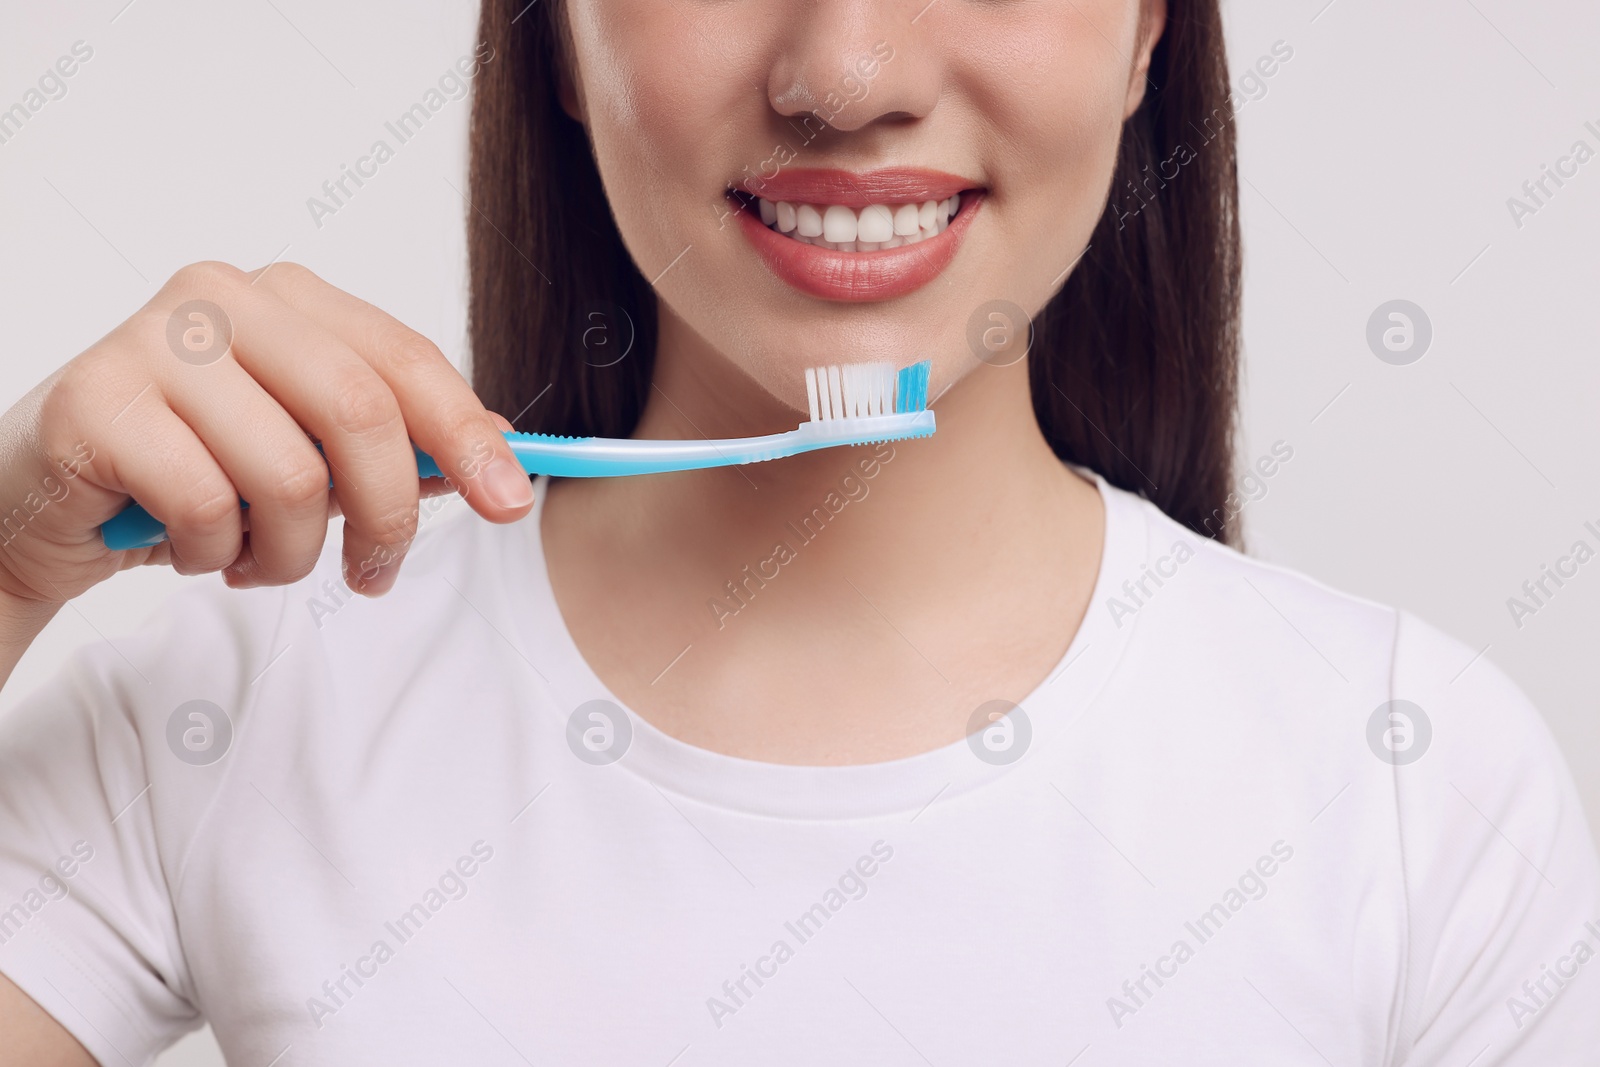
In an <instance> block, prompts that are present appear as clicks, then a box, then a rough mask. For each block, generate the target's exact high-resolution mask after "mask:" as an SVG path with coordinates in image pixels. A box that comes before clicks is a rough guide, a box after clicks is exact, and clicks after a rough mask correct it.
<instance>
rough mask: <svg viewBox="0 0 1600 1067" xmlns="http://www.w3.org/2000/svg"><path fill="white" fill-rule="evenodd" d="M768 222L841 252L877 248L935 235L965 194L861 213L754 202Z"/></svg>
mask: <svg viewBox="0 0 1600 1067" xmlns="http://www.w3.org/2000/svg"><path fill="white" fill-rule="evenodd" d="M756 205H757V207H758V209H759V211H760V215H761V221H762V223H763V224H764V225H766V226H768V227H770V228H772V229H774V230H776V231H777V232H779V233H784V234H788V235H789V237H791V238H793V239H794V240H796V241H800V242H801V243H803V244H809V245H816V246H817V247H819V248H828V249H832V250H835V251H840V252H876V251H878V250H879V249H885V248H901V247H904V246H905V245H912V244H916V243H917V242H918V241H926V240H927V239H928V238H930V237H937V236H938V235H939V234H941V233H943V232H944V231H945V229H946V227H948V226H949V225H950V220H951V219H952V218H953V217H954V216H955V215H956V213H957V212H958V211H959V210H960V208H961V194H959V193H957V194H955V195H954V196H949V197H946V198H945V199H943V200H924V201H922V202H921V203H912V204H871V205H869V206H867V207H864V208H862V209H861V210H860V212H859V213H858V212H856V211H854V210H853V209H851V208H848V207H845V206H844V205H843V204H796V203H791V202H788V201H783V200H778V201H771V200H761V199H758V200H757V201H756Z"/></svg>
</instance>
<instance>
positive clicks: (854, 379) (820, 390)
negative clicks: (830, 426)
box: [806, 362, 899, 422]
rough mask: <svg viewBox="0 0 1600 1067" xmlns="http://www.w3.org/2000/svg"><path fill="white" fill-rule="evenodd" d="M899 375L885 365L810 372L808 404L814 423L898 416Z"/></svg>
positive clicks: (892, 367) (837, 367)
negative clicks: (896, 389) (878, 416)
mask: <svg viewBox="0 0 1600 1067" xmlns="http://www.w3.org/2000/svg"><path fill="white" fill-rule="evenodd" d="M898 378H899V374H898V372H896V370H895V368H894V364H892V363H885V362H874V363H846V364H843V365H838V364H836V365H834V366H830V367H808V368H806V400H807V401H808V403H809V404H810V407H811V419H812V421H813V422H815V421H817V420H819V419H846V418H867V417H871V416H875V415H889V414H893V412H894V390H895V385H896V383H897V381H898Z"/></svg>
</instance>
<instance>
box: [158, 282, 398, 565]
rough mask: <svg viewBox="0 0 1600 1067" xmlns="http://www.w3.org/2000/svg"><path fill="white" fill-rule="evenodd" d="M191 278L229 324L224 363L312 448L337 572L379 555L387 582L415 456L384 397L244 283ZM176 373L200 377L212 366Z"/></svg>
mask: <svg viewBox="0 0 1600 1067" xmlns="http://www.w3.org/2000/svg"><path fill="white" fill-rule="evenodd" d="M280 267H281V265H280ZM275 269H278V268H275ZM200 280H201V281H204V282H206V283H210V284H213V285H215V286H216V287H217V288H219V289H220V290H221V297H220V299H219V303H221V304H222V306H223V307H224V308H226V309H227V313H228V315H229V316H230V318H231V319H232V327H233V346H232V349H231V352H230V354H229V356H228V357H227V358H231V359H233V360H236V361H237V362H238V364H239V365H240V366H241V367H243V368H244V369H245V370H246V371H248V372H249V374H250V375H251V377H253V378H255V379H256V381H258V382H259V383H261V385H262V386H263V387H264V388H265V389H266V391H267V392H268V393H269V394H271V396H272V397H273V398H274V399H275V400H276V401H277V402H278V403H279V404H280V405H281V406H282V407H283V408H284V409H285V410H286V411H287V412H288V413H289V415H290V416H291V417H292V418H293V419H294V420H295V422H296V423H298V424H299V425H300V426H302V427H304V428H305V429H306V430H309V431H310V432H312V433H314V434H315V435H316V436H317V438H318V439H319V440H320V441H321V443H322V450H323V453H324V455H325V457H326V459H327V461H328V466H329V467H330V468H331V469H332V471H333V492H334V495H335V497H336V499H337V500H338V502H339V507H340V508H341V509H342V510H343V513H344V516H345V529H344V545H345V564H346V567H347V568H349V569H351V570H352V571H353V570H354V569H355V564H356V563H357V562H358V561H359V560H362V559H366V558H370V557H372V556H374V555H375V554H376V550H377V549H379V548H383V549H385V553H384V555H385V557H386V558H387V559H388V560H389V563H388V564H387V565H386V566H387V568H388V570H389V571H390V572H391V573H390V574H389V577H388V578H387V579H386V580H387V581H392V580H393V575H392V571H393V570H394V569H397V568H398V565H399V560H400V559H401V558H402V557H403V556H404V554H405V550H406V548H407V546H409V544H410V542H411V540H412V538H413V537H414V536H415V534H416V519H417V499H418V488H417V466H416V457H415V454H414V453H413V451H412V446H411V442H410V440H409V438H408V437H407V434H406V426H405V423H404V420H403V419H402V417H401V413H400V407H399V404H398V403H397V401H396V399H395V397H394V394H393V393H392V392H391V391H390V389H389V387H388V386H387V385H386V384H385V383H384V381H383V379H382V378H380V377H379V376H378V374H377V373H376V372H375V371H374V370H373V369H372V367H371V366H370V365H369V364H368V363H367V362H366V360H364V359H362V358H361V357H360V356H359V355H357V354H356V353H355V352H354V351H352V350H351V349H350V348H349V346H347V345H345V344H344V343H343V342H342V341H341V340H340V339H339V338H338V337H337V336H335V335H334V334H333V333H331V332H330V331H328V330H326V329H324V328H323V327H322V326H320V325H318V324H317V323H316V322H313V321H312V320H310V319H308V318H306V317H305V316H303V315H301V314H299V313H298V312H297V311H295V310H294V309H293V308H290V307H289V306H288V305H287V304H285V303H284V302H283V301H281V300H279V299H278V298H277V297H276V296H275V295H274V294H273V293H272V292H270V291H269V290H268V289H266V288H265V287H258V286H252V285H251V284H250V281H249V278H248V276H247V275H245V274H243V273H242V272H240V273H238V274H237V277H231V276H228V275H226V274H221V275H219V274H217V273H216V272H210V273H207V274H205V275H203V276H202V278H201V279H200ZM184 369H185V370H186V371H188V370H196V371H210V370H215V369H216V364H211V365H208V366H205V367H186V368H184ZM352 588H353V589H355V590H356V591H357V592H371V593H376V592H378V591H379V590H378V589H366V588H360V587H358V586H352Z"/></svg>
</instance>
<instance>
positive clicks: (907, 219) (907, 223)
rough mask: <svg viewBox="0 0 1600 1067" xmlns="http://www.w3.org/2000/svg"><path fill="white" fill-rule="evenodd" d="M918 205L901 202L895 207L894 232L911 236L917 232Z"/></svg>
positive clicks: (902, 235) (903, 235)
mask: <svg viewBox="0 0 1600 1067" xmlns="http://www.w3.org/2000/svg"><path fill="white" fill-rule="evenodd" d="M917 226H918V223H917V205H915V204H901V205H900V206H899V207H897V208H895V209H894V232H895V234H896V236H899V237H910V236H911V235H912V234H914V233H916V232H917Z"/></svg>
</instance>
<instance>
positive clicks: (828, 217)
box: [822, 204, 857, 241]
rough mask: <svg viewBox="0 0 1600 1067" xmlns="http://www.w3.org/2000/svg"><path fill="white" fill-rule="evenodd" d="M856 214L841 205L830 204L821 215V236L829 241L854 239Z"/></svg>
mask: <svg viewBox="0 0 1600 1067" xmlns="http://www.w3.org/2000/svg"><path fill="white" fill-rule="evenodd" d="M856 228H857V220H856V213H855V212H854V211H851V210H850V209H849V208H847V207H845V206H844V205H842V204H830V205H828V210H827V211H825V212H824V213H823V215H822V236H823V237H825V238H827V239H828V240H830V241H854V240H855V239H856Z"/></svg>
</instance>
